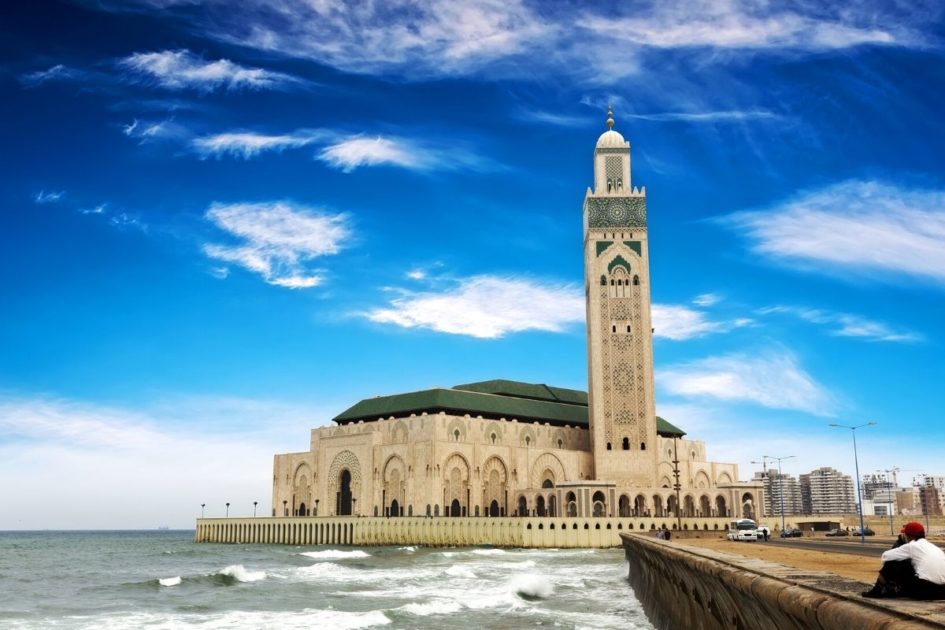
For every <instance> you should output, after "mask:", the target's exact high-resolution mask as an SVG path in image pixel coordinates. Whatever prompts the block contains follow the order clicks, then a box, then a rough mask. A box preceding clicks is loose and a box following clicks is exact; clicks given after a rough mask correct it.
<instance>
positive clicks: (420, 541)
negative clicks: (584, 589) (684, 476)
mask: <svg viewBox="0 0 945 630" xmlns="http://www.w3.org/2000/svg"><path fill="white" fill-rule="evenodd" d="M684 520H685V523H684V524H683V525H684V529H683V530H679V531H677V532H676V533H675V535H677V536H683V535H711V536H721V535H722V534H723V533H724V530H725V528H726V527H727V523H728V521H727V519H723V518H698V519H684ZM663 525H666V526H667V527H670V528H672V527H674V526H675V525H676V523H675V520H672V519H671V520H669V521H667V519H664V518H630V517H626V518H619V517H613V518H574V517H555V518H549V517H544V518H542V517H440V518H429V517H422V516H413V517H411V516H407V517H394V518H384V517H351V516H341V517H338V516H328V517H283V518H280V517H259V518H202V519H198V520H197V531H196V535H195V540H196V542H212V543H242V544H277V545H357V546H383V545H430V546H466V545H493V546H496V547H546V548H547V547H557V548H604V547H619V546H620V544H621V541H620V534H621V533H623V532H652V531H653V530H655V529H657V528H659V527H662V526H663ZM651 535H652V534H651Z"/></svg>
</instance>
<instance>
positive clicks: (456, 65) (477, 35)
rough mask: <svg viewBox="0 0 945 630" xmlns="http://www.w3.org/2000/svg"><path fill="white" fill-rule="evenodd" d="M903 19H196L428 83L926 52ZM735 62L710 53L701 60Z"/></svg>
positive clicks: (872, 13) (759, 12) (504, 2)
mask: <svg viewBox="0 0 945 630" xmlns="http://www.w3.org/2000/svg"><path fill="white" fill-rule="evenodd" d="M152 8H153V7H152ZM165 10H174V8H173V7H170V8H168V9H165ZM904 13H905V12H903V11H901V10H896V9H895V8H893V7H881V6H880V7H877V6H873V5H870V6H860V5H857V6H843V7H842V8H841V7H837V8H832V7H823V6H816V7H815V6H813V5H810V4H805V3H793V4H792V5H791V6H789V7H782V6H780V5H777V6H774V5H770V4H769V3H759V2H751V1H734V2H715V1H712V0H695V1H684V0H668V1H666V2H658V3H649V4H643V5H615V6H608V7H606V8H598V7H597V6H596V5H593V4H587V3H571V4H561V3H559V4H556V5H554V6H553V7H552V6H545V5H541V6H539V5H536V4H534V3H529V2H527V1H526V0H482V1H480V2H476V3H469V2H465V1H463V0H439V1H437V2H416V1H414V0H391V1H389V2H384V3H368V4H364V5H363V6H359V7H358V10H346V9H344V8H339V6H336V5H335V4H332V3H324V2H309V1H306V0H283V1H282V2H278V3H272V2H267V1H266V0H244V1H243V2H240V3H238V4H235V5H234V4H217V3H208V4H205V5H203V7H202V10H201V11H200V12H196V13H195V12H193V11H189V12H188V13H187V17H188V18H189V19H190V20H192V21H195V22H197V28H202V29H203V31H204V32H205V33H206V34H208V35H210V36H211V37H216V38H217V39H220V40H223V41H226V42H230V43H236V44H239V45H240V46H251V47H254V48H257V49H261V50H265V51H274V52H278V53H281V54H283V55H287V56H290V57H296V58H305V59H312V60H315V61H317V62H319V63H323V64H327V65H330V66H333V67H335V68H340V69H342V70H344V71H346V72H355V73H367V74H385V75H390V74H395V75H400V76H406V77H410V78H428V77H439V76H459V75H469V74H475V73H479V72H483V71H485V70H489V71H490V72H491V73H492V74H493V75H494V76H506V75H511V76H516V77H535V76H545V75H547V74H549V73H551V74H558V75H561V76H568V77H572V78H574V79H577V80H580V81H583V82H587V81H592V82H597V83H602V84H613V83H615V82H617V81H619V80H620V79H621V78H623V77H626V76H628V75H629V74H633V73H636V72H638V71H640V69H641V68H645V67H646V64H647V63H648V62H649V61H650V59H648V56H650V53H652V51H654V50H665V49H700V48H707V49H712V50H718V51H725V50H731V51H757V52H761V51H770V52H774V53H779V54H788V53H794V54H805V53H809V52H818V51H824V50H835V49H843V48H848V47H851V46H861V45H883V46H886V45H910V46H911V45H923V37H922V35H921V32H922V30H923V28H928V25H927V24H923V23H922V20H921V12H919V11H916V12H915V13H916V14H917V15H908V16H906V15H904ZM730 58H732V57H731V56H725V55H709V56H706V57H703V58H702V59H701V62H702V63H725V61H726V59H730ZM718 119H719V120H721V118H718ZM548 122H553V121H552V120H549V121H548Z"/></svg>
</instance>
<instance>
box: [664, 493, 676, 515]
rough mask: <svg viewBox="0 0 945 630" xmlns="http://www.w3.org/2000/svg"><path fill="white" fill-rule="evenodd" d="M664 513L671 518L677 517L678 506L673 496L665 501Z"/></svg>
mask: <svg viewBox="0 0 945 630" xmlns="http://www.w3.org/2000/svg"><path fill="white" fill-rule="evenodd" d="M666 513H667V514H670V515H672V516H677V515H678V513H679V504H678V503H676V497H675V496H674V495H670V496H669V498H667V499H666Z"/></svg>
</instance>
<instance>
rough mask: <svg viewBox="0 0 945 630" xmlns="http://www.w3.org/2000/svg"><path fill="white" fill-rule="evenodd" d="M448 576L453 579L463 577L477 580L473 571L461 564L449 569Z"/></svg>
mask: <svg viewBox="0 0 945 630" xmlns="http://www.w3.org/2000/svg"><path fill="white" fill-rule="evenodd" d="M446 575H449V576H452V577H462V578H475V577H476V574H475V573H473V571H472V569H469V568H466V567H464V566H463V565H461V564H454V565H453V566H451V567H450V568H449V569H447V570H446Z"/></svg>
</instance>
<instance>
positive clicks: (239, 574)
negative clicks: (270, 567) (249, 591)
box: [215, 564, 266, 582]
mask: <svg viewBox="0 0 945 630" xmlns="http://www.w3.org/2000/svg"><path fill="white" fill-rule="evenodd" d="M215 575H218V576H221V577H223V578H229V579H231V580H235V581H236V582H258V581H259V580H265V579H266V572H265V571H249V570H247V569H246V567H244V566H243V565H242V564H231V565H230V566H228V567H226V568H224V569H222V570H220V571H217V572H216V574H215Z"/></svg>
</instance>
